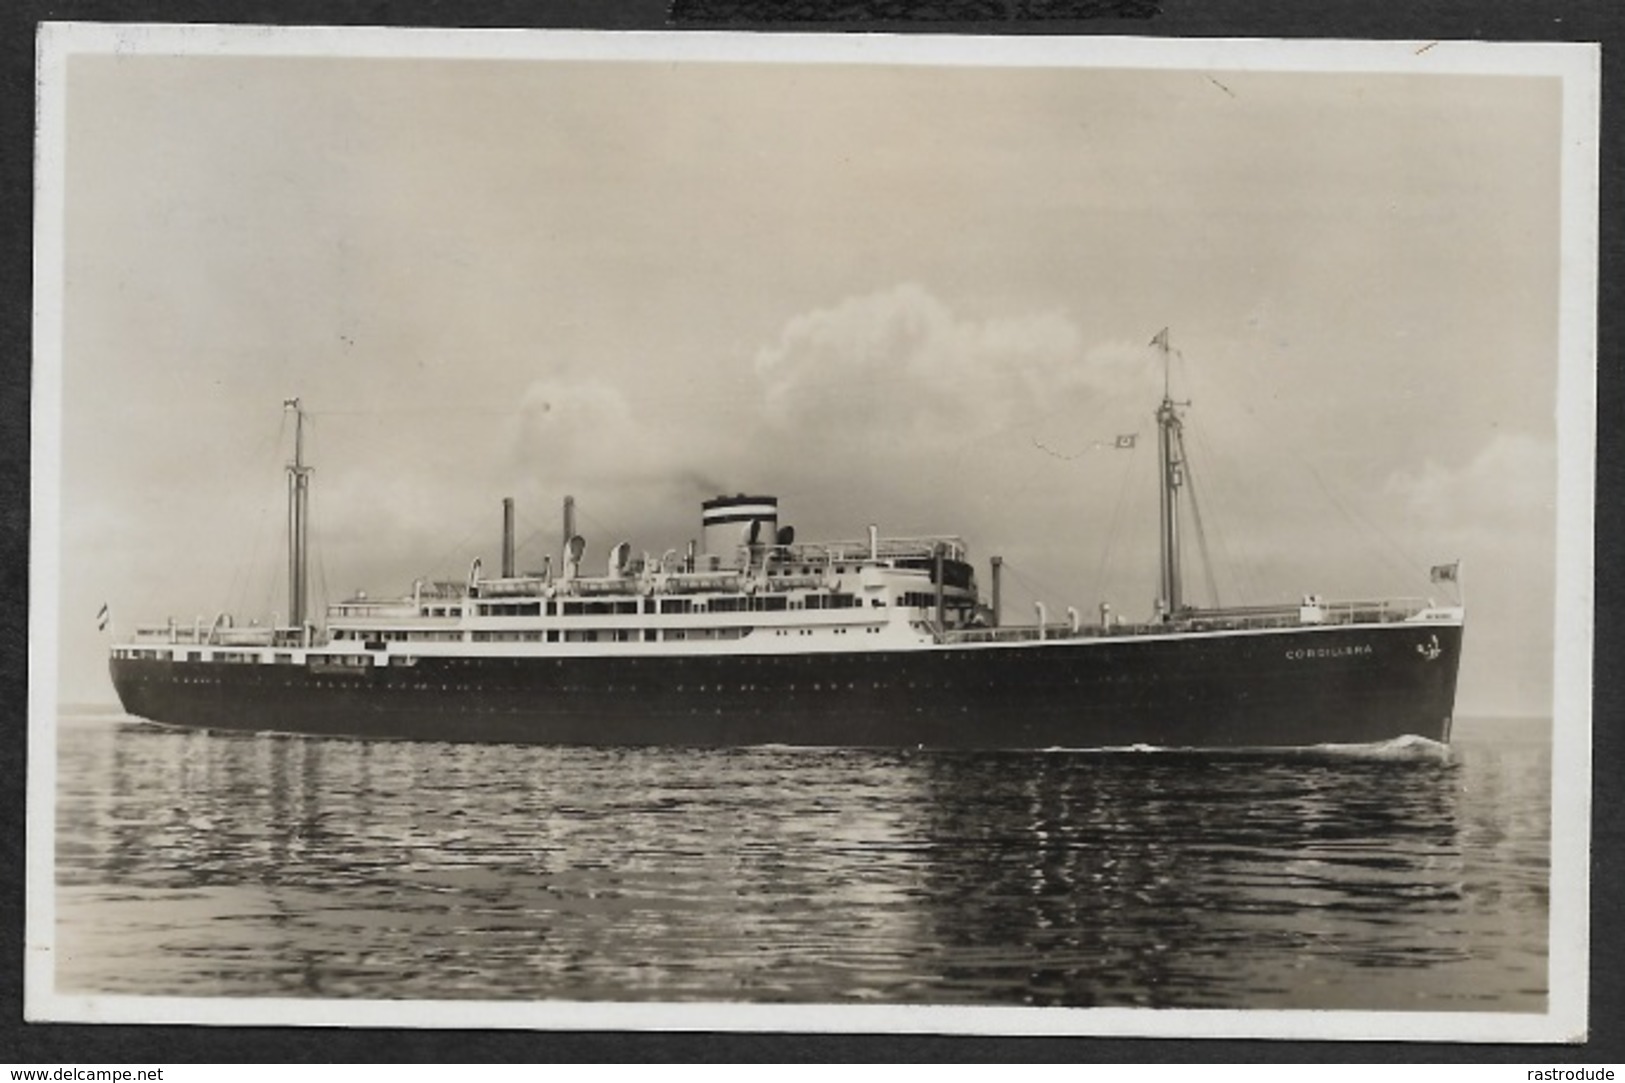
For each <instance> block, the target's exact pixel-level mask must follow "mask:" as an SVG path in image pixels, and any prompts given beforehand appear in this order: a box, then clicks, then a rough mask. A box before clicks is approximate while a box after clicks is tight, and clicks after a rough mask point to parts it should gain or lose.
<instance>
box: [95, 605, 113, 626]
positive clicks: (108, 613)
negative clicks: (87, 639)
mask: <svg viewBox="0 0 1625 1083" xmlns="http://www.w3.org/2000/svg"><path fill="white" fill-rule="evenodd" d="M112 622H113V611H112V610H110V609H108V608H107V603H106V602H103V603H102V608H101V611H100V612H98V613H97V614H96V631H98V632H105V631H107V626H108V625H109V624H111V623H112Z"/></svg>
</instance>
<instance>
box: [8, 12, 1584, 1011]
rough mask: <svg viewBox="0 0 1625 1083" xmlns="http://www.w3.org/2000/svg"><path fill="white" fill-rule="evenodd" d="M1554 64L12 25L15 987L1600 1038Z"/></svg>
mask: <svg viewBox="0 0 1625 1083" xmlns="http://www.w3.org/2000/svg"><path fill="white" fill-rule="evenodd" d="M1598 63H1599V54H1598V51H1597V49H1596V47H1595V46H1587V45H1582V44H1516V45H1515V44H1493V43H1483V42H1461V41H1437V42H1411V41H1388V42H1376V41H1290V42H1289V41H1261V40H1252V41H1244V40H1239V39H1237V40H1194V39H1185V40H1180V39H1164V40H1153V39H1149V38H1146V39H1140V38H1126V37H1125V38H1115V37H1096V38H1074V37H1066V36H1055V37H1044V38H1019V37H1010V38H977V37H948V36H933V35H929V34H927V35H909V36H888V35H868V34H850V35H831V36H820V35H797V34H783V35H752V34H743V33H725V32H717V33H661V32H649V33H614V32H591V31H500V32H499V31H487V32H480V31H471V30H465V31H452V30H443V31H435V30H389V29H381V28H379V29H314V28H311V29H303V28H286V27H282V28H273V27H252V26H192V27H179V26H159V25H136V24H129V25H120V26H113V25H96V24H55V25H47V26H45V27H43V28H42V30H41V37H40V47H39V80H40V95H41V97H40V102H41V105H40V116H39V137H38V138H39V145H38V149H37V164H36V169H37V193H36V263H35V290H36V292H35V356H34V386H33V407H32V409H33V437H32V440H33V464H34V465H33V478H34V491H33V509H32V526H31V532H32V535H31V543H32V552H31V570H30V575H31V577H32V581H31V594H32V598H33V600H34V604H33V606H32V609H31V613H30V620H31V625H30V637H29V642H30V659H29V665H30V704H29V727H30V730H29V732H30V743H31V750H32V751H31V758H30V764H29V778H28V785H29V823H28V830H29V840H30V850H29V862H30V865H29V869H28V926H29V928H28V941H27V944H28V947H27V957H26V964H27V973H26V978H27V1004H26V1008H27V1013H28V1017H29V1018H30V1019H35V1020H58V1021H81V1022H82V1021H103V1022H132V1023H182V1022H202V1023H223V1024H241V1025H264V1024H290V1025H296V1024H312V1023H320V1024H339V1025H346V1024H348V1025H368V1026H376V1025H388V1026H405V1027H447V1026H456V1027H522V1028H544V1029H558V1028H566V1027H568V1028H576V1029H696V1028H704V1029H712V1030H774V1031H787V1030H788V1031H866V1032H873V1031H899V1032H940V1033H971V1034H1079V1035H1088V1034H1098V1035H1144V1036H1159V1037H1193V1036H1194V1037H1203V1036H1233V1037H1301V1038H1366V1039H1370V1038H1383V1039H1421V1040H1459V1041H1488V1040H1495V1041H1523V1042H1557V1041H1578V1040H1581V1039H1583V1038H1584V1036H1585V1034H1586V1030H1587V1025H1588V1017H1587V1005H1586V980H1587V973H1588V971H1587V945H1588V929H1589V917H1588V912H1587V894H1586V887H1587V862H1588V859H1589V826H1588V815H1589V806H1588V803H1587V802H1588V796H1589V779H1590V747H1591V746H1590V726H1591V697H1590V689H1591V683H1590V682H1591V655H1592V625H1591V621H1592V606H1591V597H1592V567H1593V566H1592V515H1593V503H1592V502H1593V465H1592V463H1593V453H1594V426H1595V403H1594V390H1593V388H1594V380H1595V373H1596V347H1595V330H1596V315H1597V313H1596V288H1597V280H1596V261H1597V219H1596V215H1597V179H1598V177H1597V137H1598V116H1597V112H1598V92H1599V68H1598Z"/></svg>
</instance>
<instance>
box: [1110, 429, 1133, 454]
mask: <svg viewBox="0 0 1625 1083" xmlns="http://www.w3.org/2000/svg"><path fill="white" fill-rule="evenodd" d="M1138 435H1139V434H1138V433H1132V432H1131V433H1127V434H1126V435H1123V436H1119V437H1118V438H1117V443H1115V444H1113V445H1112V446H1113V447H1116V448H1120V449H1122V448H1126V449H1128V450H1131V451H1132V450H1133V448H1134V440H1135V437H1137V436H1138Z"/></svg>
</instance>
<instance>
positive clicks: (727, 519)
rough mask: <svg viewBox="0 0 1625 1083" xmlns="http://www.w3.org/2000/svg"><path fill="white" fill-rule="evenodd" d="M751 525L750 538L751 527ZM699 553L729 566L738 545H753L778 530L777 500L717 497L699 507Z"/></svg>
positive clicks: (769, 497)
mask: <svg viewBox="0 0 1625 1083" xmlns="http://www.w3.org/2000/svg"><path fill="white" fill-rule="evenodd" d="M753 523H754V524H755V527H754V530H755V533H754V535H753V534H752V524H753ZM700 526H701V534H700V544H701V552H703V553H704V554H705V555H706V556H709V557H715V558H716V559H717V562H718V563H719V564H720V565H721V566H724V567H733V566H734V561H735V560H736V559H737V556H738V551H739V546H740V545H742V544H744V545H755V544H757V539H758V538H761V537H763V536H766V537H769V538H772V537H776V536H777V535H778V531H779V500H778V497H774V496H746V495H745V494H744V493H740V494H739V495H737V496H719V497H715V498H713V499H711V500H707V501H705V502H704V503H702V504H701V505H700Z"/></svg>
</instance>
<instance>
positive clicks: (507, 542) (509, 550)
mask: <svg viewBox="0 0 1625 1083" xmlns="http://www.w3.org/2000/svg"><path fill="white" fill-rule="evenodd" d="M502 578H504V579H512V578H513V497H511V496H505V497H503V498H502Z"/></svg>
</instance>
